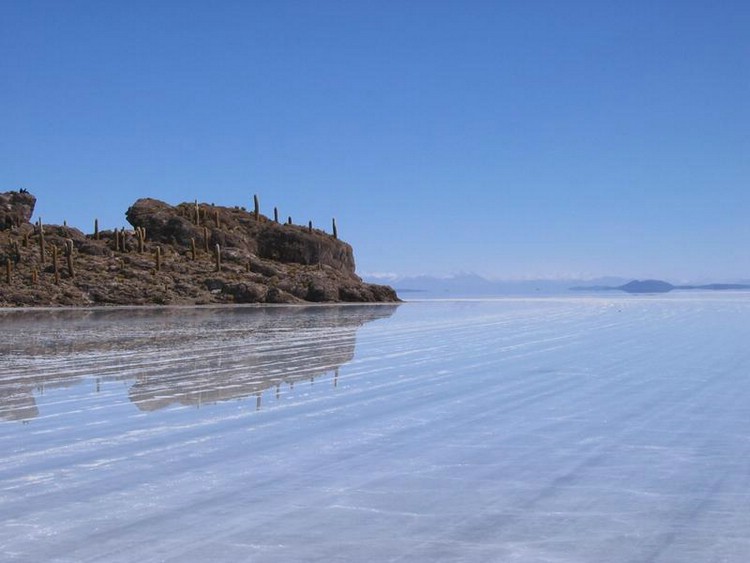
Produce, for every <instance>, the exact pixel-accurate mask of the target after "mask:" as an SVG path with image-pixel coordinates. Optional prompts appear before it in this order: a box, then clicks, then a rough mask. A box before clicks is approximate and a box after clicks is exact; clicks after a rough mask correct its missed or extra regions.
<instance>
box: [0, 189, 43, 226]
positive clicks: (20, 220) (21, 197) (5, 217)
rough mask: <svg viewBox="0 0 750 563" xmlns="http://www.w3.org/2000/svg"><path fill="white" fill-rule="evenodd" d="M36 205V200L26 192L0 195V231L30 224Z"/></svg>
mask: <svg viewBox="0 0 750 563" xmlns="http://www.w3.org/2000/svg"><path fill="white" fill-rule="evenodd" d="M35 205H36V198H35V197H34V196H33V195H31V194H30V193H29V192H27V191H26V190H20V191H17V192H6V193H0V231H4V230H6V229H11V228H13V227H20V226H21V225H23V224H24V223H28V222H29V221H30V220H31V216H32V215H33V214H34V206H35Z"/></svg>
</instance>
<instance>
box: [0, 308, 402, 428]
mask: <svg viewBox="0 0 750 563" xmlns="http://www.w3.org/2000/svg"><path fill="white" fill-rule="evenodd" d="M396 308H397V305H361V306H352V305H347V306H316V307H247V308H205V309H202V308H185V309H178V308H175V309H106V310H101V309H99V310H60V311H49V310H45V311H38V310H37V311H1V312H0V335H1V336H2V339H1V341H0V361H1V362H2V363H1V364H0V418H2V419H5V420H29V419H32V418H34V417H36V416H38V415H39V408H38V405H37V397H38V396H39V395H43V394H44V393H45V392H46V391H47V390H49V389H54V388H60V387H70V386H74V385H79V384H80V383H81V382H82V381H83V380H85V379H89V378H90V379H92V381H93V382H94V385H93V389H94V392H97V393H98V392H99V391H100V390H101V386H102V382H109V381H125V382H132V384H131V385H130V387H129V389H128V397H129V399H130V401H132V402H133V403H134V404H135V405H136V406H137V407H138V409H140V410H141V411H146V412H147V411H154V410H157V409H161V408H164V407H167V406H169V405H174V404H182V405H192V406H196V407H200V406H202V405H204V404H208V403H216V402H220V401H227V400H231V399H240V398H252V397H254V398H255V402H256V408H258V409H260V408H261V407H262V393H263V391H265V390H267V389H273V388H275V390H274V393H273V396H275V397H276V399H279V398H280V395H281V388H282V385H288V386H290V387H293V385H294V383H295V382H300V381H303V380H309V381H310V382H311V383H314V381H315V380H316V379H317V378H319V377H321V376H324V375H328V376H330V377H331V378H332V379H333V385H338V370H339V368H340V367H341V366H342V365H344V364H346V363H347V362H349V361H351V359H352V358H353V356H354V350H355V343H356V332H357V329H358V328H359V327H361V326H362V325H363V324H365V323H368V322H370V321H373V320H375V319H380V318H386V317H389V316H391V315H392V314H393V312H394V311H395V310H396Z"/></svg>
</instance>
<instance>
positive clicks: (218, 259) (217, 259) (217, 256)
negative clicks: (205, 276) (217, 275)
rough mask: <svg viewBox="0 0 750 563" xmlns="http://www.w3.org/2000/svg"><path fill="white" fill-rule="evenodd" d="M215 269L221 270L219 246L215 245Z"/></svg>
mask: <svg viewBox="0 0 750 563" xmlns="http://www.w3.org/2000/svg"><path fill="white" fill-rule="evenodd" d="M216 271H217V272H221V247H220V246H219V245H218V244H217V245H216Z"/></svg>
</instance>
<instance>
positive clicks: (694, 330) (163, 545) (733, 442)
mask: <svg viewBox="0 0 750 563" xmlns="http://www.w3.org/2000/svg"><path fill="white" fill-rule="evenodd" d="M749 314H750V298H748V297H747V296H743V295H742V294H736V295H729V294H727V295H721V296H718V295H716V294H705V295H690V296H667V297H633V296H624V297H619V296H617V297H612V296H606V297H601V298H572V299H562V298H561V299H502V300H497V301H463V302H461V301H458V302H421V303H419V302H417V303H408V304H404V305H401V306H400V307H396V306H330V307H328V306H324V307H308V308H294V307H247V308H207V309H201V308H196V309H164V310H158V309H149V310H145V309H137V310H97V311H31V312H20V311H4V312H0V336H2V338H1V339H0V360H1V362H0V448H1V450H0V451H2V453H3V456H2V458H0V514H2V515H3V518H2V523H0V555H1V556H0V559H2V560H8V561H95V560H97V561H98V560H105V561H259V562H265V561H274V562H275V561H279V562H281V561H528V562H532V561H571V562H574V561H585V562H599V561H623V562H625V561H675V562H677V561H713V560H716V561H731V562H735V561H736V562H740V561H743V562H744V561H747V560H748V559H749V558H750V539H748V536H747V530H748V529H750V511H748V510H747V509H748V506H750V437H749V436H750V434H748V431H747V424H748V422H747V421H748V420H750V400H749V399H750V378H748V374H750V350H749V349H748V347H747V346H746V343H747V342H748V341H750V323H748V322H747V319H748V318H750V317H749Z"/></svg>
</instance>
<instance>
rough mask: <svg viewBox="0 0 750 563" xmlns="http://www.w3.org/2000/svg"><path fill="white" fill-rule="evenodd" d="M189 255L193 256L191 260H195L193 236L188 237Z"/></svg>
mask: <svg viewBox="0 0 750 563" xmlns="http://www.w3.org/2000/svg"><path fill="white" fill-rule="evenodd" d="M190 255H191V256H192V258H193V262H195V255H196V252H195V239H194V238H191V239H190Z"/></svg>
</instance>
